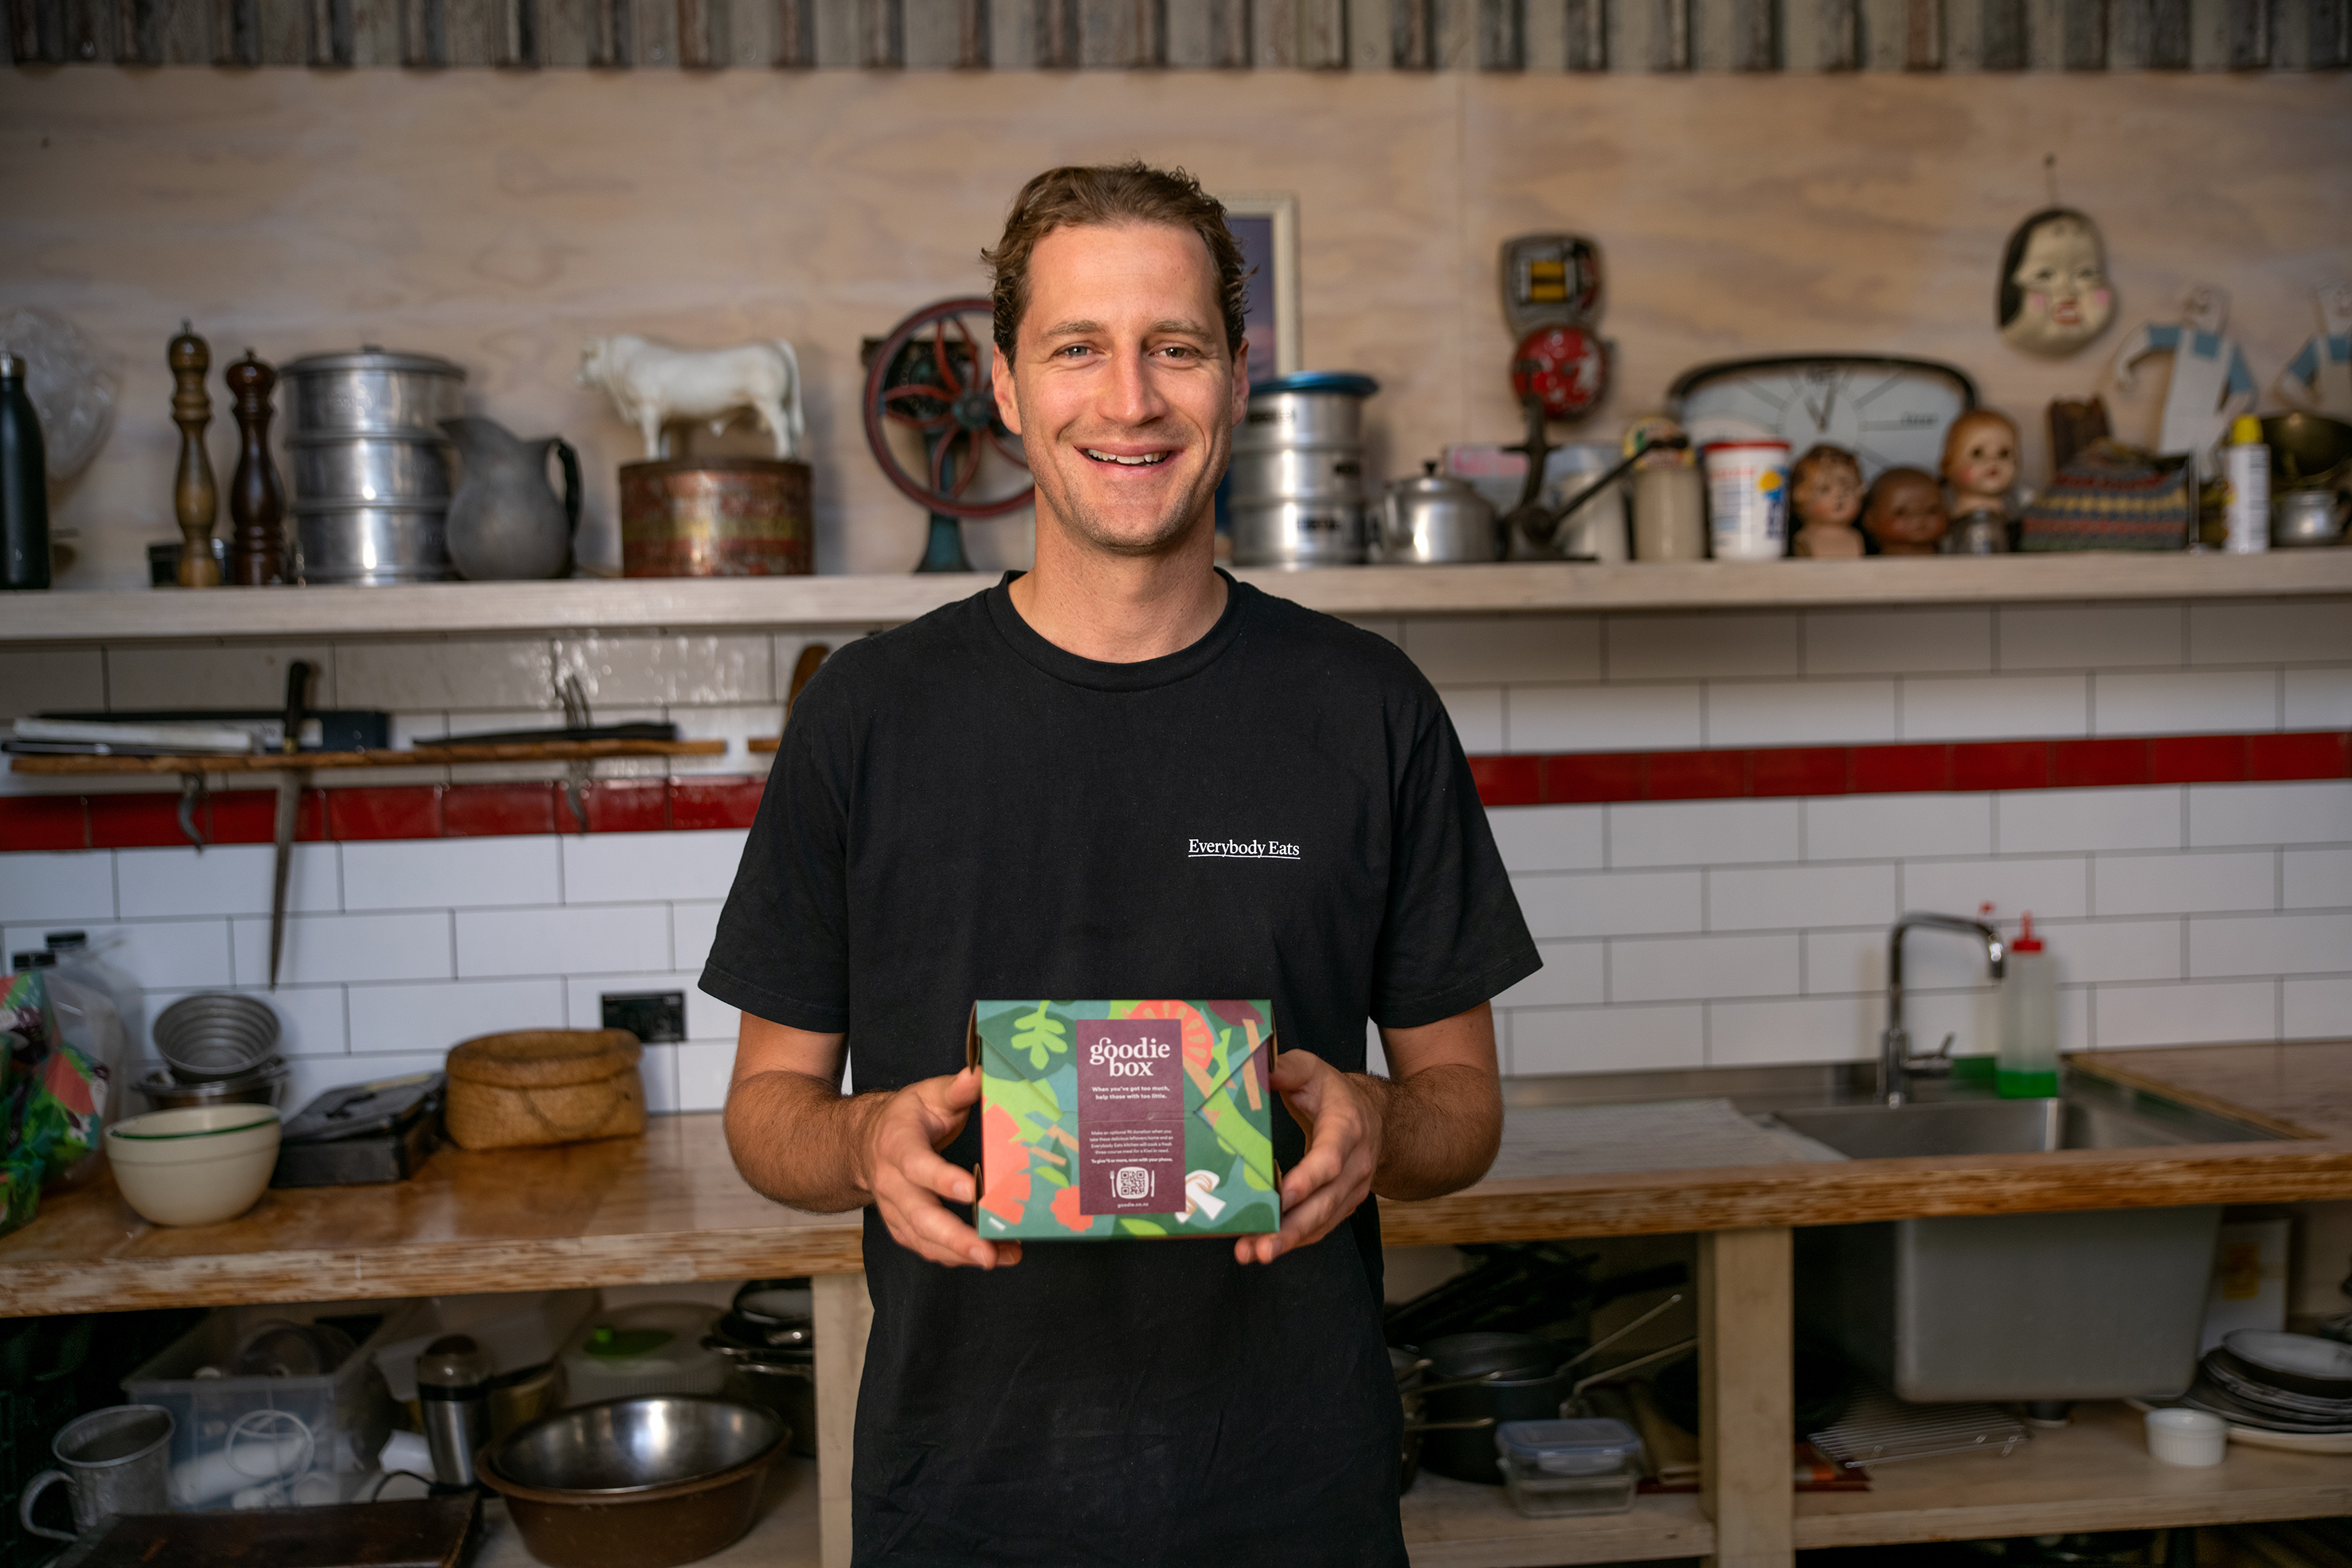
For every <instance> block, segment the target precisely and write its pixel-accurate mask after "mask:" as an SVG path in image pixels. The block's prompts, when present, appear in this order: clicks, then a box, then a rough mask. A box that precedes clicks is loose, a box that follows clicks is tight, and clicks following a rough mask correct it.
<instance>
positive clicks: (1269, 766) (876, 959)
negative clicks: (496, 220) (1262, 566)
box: [702, 575, 1539, 1568]
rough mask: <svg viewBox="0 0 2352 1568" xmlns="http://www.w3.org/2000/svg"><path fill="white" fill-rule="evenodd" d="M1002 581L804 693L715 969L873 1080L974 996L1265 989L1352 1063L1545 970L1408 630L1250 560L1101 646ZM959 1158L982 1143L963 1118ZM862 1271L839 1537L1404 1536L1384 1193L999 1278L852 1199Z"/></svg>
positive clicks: (989, 1550)
mask: <svg viewBox="0 0 2352 1568" xmlns="http://www.w3.org/2000/svg"><path fill="white" fill-rule="evenodd" d="M1012 580H1013V579H1012V576H1011V575H1008V576H1007V577H1006V578H1005V580H1004V582H1003V583H1001V584H999V585H998V586H997V587H995V588H993V589H991V590H990V591H987V592H984V593H982V594H978V595H975V596H974V597H972V598H971V599H968V600H965V601H961V603H957V604H951V605H949V606H948V607H946V608H945V609H942V610H940V611H938V612H934V613H932V614H930V615H927V616H925V617H923V618H922V619H921V620H919V621H917V622H912V623H911V624H908V625H907V626H904V627H901V628H898V630H896V631H892V632H884V633H881V634H880V635H877V636H873V637H868V638H865V639H863V640H861V641H858V642H856V643H851V644H849V645H848V646H846V647H845V648H843V649H842V650H841V651H840V652H839V653H835V655H834V656H833V657H832V658H831V659H830V660H828V661H827V662H826V663H825V664H824V666H823V667H822V668H821V669H820V670H819V671H818V673H817V674H816V676H815V678H814V680H812V681H811V682H810V683H809V685H808V687H807V689H806V690H805V691H804V692H803V694H802V695H801V699H800V702H799V704H798V705H797V706H795V707H794V709H793V722H792V724H791V726H790V727H788V728H787V730H786V732H785V735H784V744H783V748H782V751H781V752H780V753H779V755H778V757H777V759H776V765H775V768H774V770H773V771H772V773H771V774H770V776H769V780H768V789H767V793H766V795H765V797H764V798H763V799H762V800H761V805H760V812H759V817H758V819H757V821H754V823H753V824H752V828H751V840H750V842H749V843H748V844H747V845H746V846H745V849H744V852H743V862H742V866H741V869H740V871H739V872H738V873H736V879H735V886H734V890H733V892H732V893H731V894H729V896H728V900H727V907H726V911H725V913H724V914H723V915H721V916H720V918H719V932H718V937H717V940H716V941H715V942H714V943H713V945H712V947H711V953H710V961H709V967H708V968H706V969H705V970H704V972H703V977H702V986H703V988H704V989H705V990H707V991H709V992H710V993H711V994H712V995H713V996H716V997H718V998H721V999H722V1000H725V1001H728V1002H730V1003H732V1004H734V1005H735V1006H737V1007H740V1008H741V1009H744V1010H745V1011H747V1012H751V1013H753V1014H755V1015H757V1016H759V1017H761V1018H765V1019H772V1020H773V1021H775V1022H778V1023H782V1024H786V1025H790V1026H792V1027H793V1028H797V1029H804V1030H818V1031H825V1032H832V1031H846V1032H847V1034H848V1037H849V1051H850V1065H851V1075H852V1078H853V1080H854V1082H855V1084H856V1088H857V1089H858V1090H860V1091H866V1090H874V1089H895V1088H898V1087H900V1086H903V1085H905V1084H908V1083H911V1082H916V1081H918V1080H919V1079H924V1078H931V1077H937V1076H940V1075H941V1074H944V1073H951V1072H954V1071H957V1070H958V1069H960V1068H961V1066H962V1063H963V1038H964V1020H965V1015H966V1013H967V1011H968V1009H970V1008H971V1004H972V1002H973V1000H974V999H975V998H992V997H1203V996H1214V997H1265V998H1272V1000H1273V1003H1274V1009H1275V1025H1276V1040H1277V1041H1278V1042H1279V1045H1280V1046H1281V1047H1282V1048H1284V1049H1292V1050H1301V1049H1303V1050H1307V1051H1313V1052H1315V1053H1316V1054H1317V1055H1318V1056H1321V1057H1323V1058H1324V1059H1325V1060H1327V1061H1330V1062H1331V1063H1332V1064H1333V1065H1334V1066H1337V1067H1339V1068H1342V1069H1345V1070H1348V1071H1362V1070H1363V1068H1364V1020H1365V1019H1366V1018H1367V1017H1370V1018H1371V1019H1375V1020H1377V1021H1378V1022H1380V1023H1381V1024H1383V1025H1387V1026H1391V1027H1396V1028H1410V1027H1412V1026H1415V1025H1420V1024H1426V1023H1433V1022H1435V1021H1437V1020H1439V1019H1446V1018H1451V1017H1453V1016H1454V1014H1456V1013H1460V1012H1463V1011H1465V1010H1466V1009H1470V1008H1473V1007H1475V1006H1476V1005H1477V1004H1478V1003H1480V1002H1482V1001H1484V1000H1486V998H1489V997H1492V996H1493V995H1495V994H1496V992H1497V991H1500V990H1502V989H1503V988H1506V987H1507V986H1509V985H1511V984H1512V983H1513V982H1515V981H1517V980H1518V979H1520V978H1522V977H1525V976H1527V975H1528V974H1531V973H1533V972H1534V970H1535V969H1536V968H1537V967H1538V963H1539V960H1538V957H1537V956H1536V951H1535V946H1534V944H1533V943H1532V942H1531V941H1530V940H1529V939H1528V932H1527V926H1526V925H1525V923H1524V922H1523V921H1522V920H1521V919H1520V916H1519V910H1518V904H1517V901H1516V900H1515V899H1514V898H1513V896H1512V894H1511V888H1510V883H1509V882H1508V880H1507V878H1506V876H1505V874H1504V871H1503V867H1502V863H1501V861H1500V858H1499V857H1498V856H1497V855H1496V852H1495V845H1494V840H1493V837H1492V835H1491V834H1490V833H1489V832H1488V831H1487V826H1486V814H1485V811H1484V810H1483V809H1482V808H1481V807H1480V805H1479V803H1478V798H1477V793H1476V791H1475V788H1474V787H1473V785H1472V782H1471V778H1470V770H1469V767H1468V765H1467V763H1465V761H1464V759H1463V755H1462V748H1461V745H1460V743H1459V742H1458V741H1457V740H1456V739H1455V738H1454V729H1453V727H1452V726H1451V724H1449V723H1448V722H1447V719H1446V716H1445V710H1444V707H1443V706H1441V705H1440V703H1439V701H1438V698H1437V694H1436V693H1435V692H1433V691H1432V690H1431V689H1430V686H1429V684H1428V682H1427V681H1425V680H1424V679H1423V678H1422V675H1421V673H1420V672H1419V671H1418V670H1416V669H1415V668H1414V667H1413V666H1412V664H1411V663H1410V662H1409V661H1408V660H1407V659H1406V658H1405V657H1404V655H1403V654H1402V653H1401V652H1399V651H1398V650H1397V649H1396V648H1395V647H1393V646H1391V644H1390V643H1387V642H1386V641H1384V640H1383V639H1381V638H1380V637H1377V636H1375V635H1373V634H1372V633H1370V632H1364V631H1361V630H1360V629H1358V628H1356V627H1353V626H1349V625H1348V624H1347V623H1346V622H1340V621H1336V620H1333V619H1331V618H1330V617H1328V616H1324V615H1319V614H1317V613H1315V612H1311V611H1307V610H1304V609H1301V608H1300V607H1298V606H1297V605H1295V604H1292V603H1289V602H1287V601H1284V600H1280V599H1275V598H1272V597H1270V596H1268V595H1266V594H1264V593H1261V592H1259V591H1257V590H1255V589H1254V588H1250V587H1247V586H1245V585H1243V584H1239V583H1233V584H1232V585H1231V586H1230V587H1229V589H1228V591H1227V595H1226V603H1225V609H1224V612H1223V615H1222V616H1220V617H1219V619H1218V621H1217V622H1216V624H1215V626H1214V627H1213V628H1212V629H1211V630H1210V631H1209V632H1208V633H1207V635H1205V636H1203V637H1202V639H1201V640H1200V641H1199V642H1197V643H1193V644H1192V646H1191V647H1188V648H1185V649H1183V650H1182V651H1181V652H1179V653H1171V654H1169V655H1167V656H1166V657H1164V658H1158V659H1150V660H1146V661H1144V662H1142V663H1139V664H1098V663H1096V662H1094V661H1092V660H1088V659H1082V658H1079V657H1077V656H1076V655H1074V654H1072V653H1066V652H1065V651H1064V650H1062V649H1060V648H1057V647H1055V646H1054V645H1053V644H1052V643H1048V642H1046V641H1045V639H1044V638H1043V637H1041V636H1039V635H1038V634H1037V633H1036V632H1034V631H1032V630H1031V629H1030V627H1029V625H1028V623H1027V622H1024V621H1023V620H1022V618H1021V616H1020V613H1019V612H1017V611H1016V610H1014V609H1013V603H1012V599H1011V596H1010V595H1009V593H1008V592H1007V591H1006V589H1007V586H1008V585H1009V584H1010V583H1011V581H1012ZM1229 581H1230V580H1229ZM1253 845H1257V846H1263V847H1264V848H1265V850H1267V851H1269V852H1265V853H1252V852H1249V851H1250V848H1251V846H1253ZM1277 845H1278V846H1283V847H1284V848H1285V849H1287V850H1290V851H1293V852H1272V851H1273V850H1274V848H1275V846H1277ZM1274 1131H1275V1153H1276V1158H1277V1159H1278V1160H1280V1161H1281V1162H1282V1164H1283V1165H1284V1166H1286V1167H1287V1166H1290V1165H1293V1164H1295V1163H1297V1160H1298V1158H1299V1156H1300V1155H1301V1154H1302V1153H1303V1151H1304V1147H1305V1139H1304V1136H1303V1134H1301V1132H1300V1130H1299V1128H1298V1127H1297V1124H1295V1123H1294V1122H1292V1121H1291V1119H1290V1118H1289V1117H1288V1116H1287V1115H1286V1114H1283V1113H1279V1112H1277V1113H1276V1115H1275V1117H1274ZM946 1157H947V1158H948V1159H949V1160H950V1161H951V1162H953V1163H955V1164H957V1165H959V1166H965V1167H970V1166H971V1165H973V1164H974V1163H975V1162H976V1161H977V1160H978V1158H979V1120H978V1118H977V1117H975V1118H972V1119H971V1122H970V1124H967V1126H966V1127H965V1130H964V1132H963V1134H962V1135H961V1137H960V1138H958V1139H957V1140H956V1142H955V1143H953V1144H951V1145H949V1147H948V1149H947V1150H946ZM866 1281H867V1284H868V1287H869V1288H870V1290H871V1291H872V1293H873V1298H874V1326H873V1333H872V1337H871V1339H870V1340H869V1341H868V1343H867V1347H866V1372H865V1382H864V1385H863V1387H862V1388H861V1390H860V1393H859V1396H858V1403H857V1441H856V1469H855V1474H854V1479H853V1490H854V1493H855V1497H854V1503H853V1516H854V1530H855V1535H856V1562H858V1563H881V1562H890V1563H957V1564H963V1563H1051V1564H1056V1565H1061V1564H1080V1563H1109V1564H1122V1565H1134V1564H1150V1563H1170V1564H1189V1563H1210V1562H1234V1561H1246V1562H1257V1561H1276V1560H1279V1561H1282V1562H1284V1563H1287V1564H1290V1565H1292V1568H1307V1565H1309V1564H1318V1563H1331V1564H1347V1565H1349V1568H1359V1565H1362V1564H1371V1563H1403V1562H1404V1546H1403V1541H1402V1535H1401V1533H1400V1531H1399V1525H1398V1516H1397V1508H1396V1482H1397V1455H1398V1441H1397V1439H1398V1423H1399V1418H1400V1417H1399V1412H1398V1402H1397V1397H1396V1394H1395V1389H1394V1385H1393V1383H1392V1382H1391V1376H1390V1372H1389V1365H1388V1358H1387V1356H1386V1354H1385V1352H1384V1348H1383V1344H1382V1339H1381V1325H1380V1222H1379V1218H1378V1215H1377V1212H1376V1210H1375V1206H1374V1205H1373V1204H1372V1203H1370V1202H1366V1203H1365V1204H1364V1205H1363V1206H1362V1207H1360V1209H1359V1210H1358V1211H1357V1213H1356V1214H1355V1216H1354V1217H1353V1219H1352V1220H1351V1221H1350V1222H1349V1224H1346V1225H1343V1226H1341V1227H1340V1228H1339V1229H1337V1230H1335V1231H1334V1232H1332V1234H1331V1235H1330V1236H1328V1237H1327V1238H1326V1239H1324V1240H1323V1241H1321V1242H1319V1243H1318V1244H1317V1245H1315V1246H1313V1247H1310V1248H1306V1249H1301V1250H1299V1251H1297V1252H1294V1253H1289V1254H1286V1255H1285V1256H1284V1257H1283V1258H1281V1259H1280V1260H1277V1261H1276V1262H1275V1263H1274V1264H1273V1265H1272V1266H1271V1267H1262V1266H1257V1265H1250V1266H1246V1267H1244V1266H1243V1265H1241V1264H1237V1263H1235V1262H1234V1257H1233V1242H1232V1240H1231V1239H1230V1238H1224V1239H1172V1240H1118V1241H1068V1242H1033V1243H1031V1244H1030V1245H1029V1246H1028V1247H1027V1249H1025V1252H1024V1259H1023V1261H1022V1262H1021V1263H1020V1264H1018V1265H1017V1266H1015V1267H1013V1268H1010V1269H1000V1270H995V1271H993V1272H987V1273H984V1272H982V1271H979V1270H970V1269H943V1268H940V1267H938V1266H936V1265H934V1264H931V1263H928V1262H925V1261H923V1260H920V1259H918V1258H917V1257H915V1256H914V1255H913V1254H912V1253H910V1252H908V1251H906V1250H904V1249H901V1248H900V1247H898V1244H897V1243H896V1242H894V1241H892V1240H891V1239H890V1237H889V1233H888V1231H887V1229H886V1228H884V1227H883V1225H882V1224H881V1222H880V1220H879V1219H878V1218H877V1216H876V1215H875V1212H874V1211H873V1210H872V1209H871V1208H869V1209H867V1210H866Z"/></svg>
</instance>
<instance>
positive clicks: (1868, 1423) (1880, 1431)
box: [1811, 1388, 2033, 1470]
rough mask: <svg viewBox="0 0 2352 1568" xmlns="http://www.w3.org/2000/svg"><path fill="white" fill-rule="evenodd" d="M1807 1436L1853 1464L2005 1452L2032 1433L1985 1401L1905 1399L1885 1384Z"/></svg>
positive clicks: (1841, 1463)
mask: <svg viewBox="0 0 2352 1568" xmlns="http://www.w3.org/2000/svg"><path fill="white" fill-rule="evenodd" d="M2032 1440H2033V1434H2032V1432H2029V1431H2028V1430H2026V1427H2025V1424H2024V1423H2023V1422H2021V1421H2020V1420H2018V1419H2017V1418H2016V1417H2015V1416H2010V1415H2008V1414H2006V1413H2005V1412H2003V1411H2001V1410H2000V1409H1998V1408H1996V1407H1994V1406H1990V1405H1906V1404H1905V1403H1904V1402H1903V1401H1902V1400H1900V1399H1897V1398H1895V1396H1893V1395H1892V1394H1889V1393H1887V1392H1886V1391H1885V1390H1884V1389H1880V1388H1867V1389H1864V1390H1863V1391H1862V1392H1861V1393H1860V1394H1858V1395H1856V1396H1854V1400H1853V1404H1851V1405H1849V1406H1846V1410H1845V1414H1844V1415H1843V1416H1839V1417H1838V1419H1837V1421H1836V1423H1835V1424H1834V1425H1833V1426H1831V1427H1828V1428H1827V1429H1825V1430H1823V1431H1819V1432H1815V1433H1812V1434H1811V1441H1812V1445H1813V1447H1814V1448H1818V1449H1820V1450H1821V1451H1822V1455H1823V1456H1824V1457H1826V1458H1828V1459H1829V1460H1830V1462H1831V1463H1832V1464H1834V1465H1836V1466H1837V1467H1838V1468H1840V1469H1849V1470H1858V1469H1864V1467H1866V1466H1869V1465H1885V1464H1893V1463H1895V1461H1896V1460H1898V1459H1929V1458H1937V1457H1938V1456H1939V1455H1944V1454H1969V1453H1987V1454H2001V1455H2006V1454H2010V1453H2012V1452H2014V1451H2015V1450H2016V1448H2017V1447H2018V1445H2019V1444H2021V1443H2030V1442H2032Z"/></svg>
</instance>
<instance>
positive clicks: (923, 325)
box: [862, 298, 1036, 572]
mask: <svg viewBox="0 0 2352 1568" xmlns="http://www.w3.org/2000/svg"><path fill="white" fill-rule="evenodd" d="M993 317H994V308H993V306H992V305H991V303H990V302H989V301H988V300H987V299H985V298H961V299H942V300H940V302H939V303H938V304H936V305H927V306H925V307H924V308H922V309H920V310H918V311H916V312H915V313H914V314H913V315H911V316H909V317H908V318H907V319H905V320H903V321H901V322H899V323H898V325H897V326H896V327H893V328H891V329H890V331H889V334H888V336H887V337H884V338H882V339H879V340H876V339H871V338H869V339H867V340H866V345H865V362H866V392H865V396H864V398H863V400H862V404H863V409H864V413H865V420H866V445H867V446H868V447H870V448H871V449H872V451H873V453H874V460H875V462H877V463H878V464H880V465H882V474H883V476H884V477H885V478H887V479H888V480H889V481H890V483H891V484H892V485H894V486H897V487H898V493H899V494H900V495H903V496H905V497H907V498H908V500H910V501H913V502H915V503H916V504H917V505H919V506H920V507H922V508H923V509H924V510H925V511H926V512H927V513H928V514H929V517H930V532H929V536H928V537H927V538H925V540H924V543H923V557H922V559H921V560H919V561H918V562H917V563H916V565H915V570H917V571H919V572H921V571H970V570H972V568H971V560H970V559H968V558H967V557H966V556H965V555H964V549H963V525H964V524H965V523H966V522H976V521H979V520H982V519H984V518H988V517H1006V516H1009V515H1011V514H1013V513H1015V512H1018V511H1021V510H1023V509H1024V507H1027V506H1028V505H1029V504H1030V501H1031V500H1032V499H1033V498H1034V496H1035V494H1036V486H1035V485H1034V483H1033V482H1032V481H1031V479H1030V477H1029V465H1028V462H1027V460H1026V459H1025V458H1024V457H1023V455H1022V453H1021V438H1020V437H1019V436H1017V435H1015V434H1013V432H1012V431H1010V430H1008V429H1006V428H1005V425H1004V422H1003V420H1002V419H1000V418H998V417H997V413H996V396H995V393H994V392H993V391H992V385H991V379H992V362H993V359H994V354H995V343H994V340H993V339H992V336H991V334H990V325H991V322H992V319H993ZM910 435H911V436H912V437H915V438H919V440H920V442H921V450H922V456H921V459H920V460H919V462H917V463H914V464H912V465H909V463H908V461H907V460H906V457H905V456H903V455H902V451H904V452H907V453H911V449H912V447H913V445H914V441H913V440H910V439H909V436H910ZM991 453H993V454H995V458H994V459H993V460H992V459H991V457H990V454H991ZM983 470H991V471H992V473H990V475H989V476H988V477H987V478H986V479H983V477H982V473H983ZM1007 486H1017V487H1014V488H1009V489H1008V488H1007Z"/></svg>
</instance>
